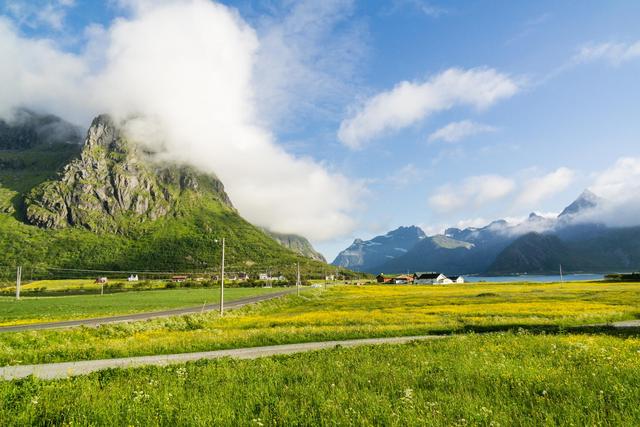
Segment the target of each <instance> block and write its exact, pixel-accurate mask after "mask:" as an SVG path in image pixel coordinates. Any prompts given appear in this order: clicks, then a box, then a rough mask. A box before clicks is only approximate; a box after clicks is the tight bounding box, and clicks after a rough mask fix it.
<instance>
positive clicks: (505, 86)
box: [2, 0, 640, 258]
mask: <svg viewBox="0 0 640 427" xmlns="http://www.w3.org/2000/svg"><path fill="white" fill-rule="evenodd" d="M33 3H34V2H20V1H11V0H5V1H4V5H3V8H2V13H3V14H4V15H5V16H7V17H8V18H9V19H10V20H11V21H12V22H14V24H15V25H16V28H17V29H18V30H17V31H18V32H19V34H20V37H23V38H25V39H38V38H43V37H46V38H49V39H52V40H54V43H55V44H56V45H57V48H58V49H59V50H60V51H64V52H70V53H73V54H80V53H81V52H84V51H85V50H86V46H87V36H86V34H87V30H86V29H87V27H92V26H93V27H95V26H96V24H98V25H101V26H102V28H109V27H110V26H111V25H112V24H113V21H114V19H116V18H117V17H123V18H125V19H131V18H130V17H131V15H135V12H132V10H131V7H130V6H129V8H127V7H126V6H123V3H144V1H143V0H139V1H135V0H134V1H125V2H120V4H118V2H116V1H112V2H94V1H82V0H76V1H75V2H74V1H69V0H67V1H66V2H65V1H40V2H39V3H40V7H39V9H38V10H40V11H42V10H45V9H46V7H48V6H52V8H51V10H50V12H51V14H52V16H39V12H38V10H35V9H33V10H30V9H28V7H27V6H25V5H29V4H33ZM35 3H37V2H35ZM186 3H188V2H186ZM223 3H224V4H225V5H227V6H229V7H230V8H232V9H234V10H237V13H238V14H239V15H240V16H241V19H242V20H244V21H245V22H246V23H247V24H248V25H249V26H251V27H252V28H253V29H254V30H255V32H256V34H257V36H258V39H259V42H260V45H261V46H263V45H264V46H267V48H268V49H264V51H265V52H268V54H264V55H262V57H265V58H266V59H260V60H258V62H257V65H256V73H257V77H255V80H257V81H258V82H259V83H257V84H258V85H259V86H260V87H259V88H258V89H257V101H256V102H257V107H256V108H257V109H258V111H260V112H261V113H260V117H261V123H263V124H264V126H265V127H266V128H267V129H268V130H269V132H271V133H272V134H273V137H274V140H275V141H276V144H277V146H278V147H282V148H284V149H285V150H286V151H287V152H288V153H290V154H291V155H292V156H296V157H298V158H308V159H311V161H313V162H314V164H317V165H319V167H322V168H323V169H324V170H326V171H328V173H331V174H338V175H340V176H342V177H344V178H345V179H346V180H347V181H348V183H349V185H353V186H354V188H357V191H356V190H353V191H352V192H350V193H349V195H348V197H347V198H352V199H353V200H352V202H353V203H352V204H351V205H349V206H348V207H344V206H342V205H341V207H340V209H343V208H344V211H345V212H347V213H348V215H349V216H350V217H351V218H352V219H353V223H352V224H350V226H349V227H346V226H345V227H341V228H340V230H339V231H336V233H329V234H327V235H321V234H319V235H317V236H314V235H313V228H314V227H313V225H311V226H310V225H309V223H311V224H312V223H313V221H312V220H310V222H306V223H305V225H304V226H301V228H300V230H296V231H300V232H302V233H304V232H305V231H306V228H305V227H307V228H308V229H309V232H307V233H306V234H310V235H311V236H312V238H313V241H314V243H315V245H316V246H317V248H318V249H319V250H320V251H321V252H323V253H324V254H325V255H326V256H327V257H328V258H333V257H334V256H335V255H336V253H337V252H338V251H339V250H341V249H343V248H344V247H346V246H348V244H350V242H351V241H352V240H353V238H355V237H362V238H370V237H372V236H374V235H376V234H383V233H385V232H386V231H388V230H390V229H393V228H396V227H398V226H400V225H412V224H416V225H420V226H422V227H423V228H425V230H426V231H427V232H430V233H435V232H438V231H441V230H442V229H443V228H444V227H446V226H455V225H457V224H458V225H480V224H482V223H485V222H488V221H491V220H493V219H497V218H504V217H508V218H514V220H516V219H517V218H519V217H522V216H524V215H527V214H528V213H529V212H531V211H536V212H541V213H553V212H559V211H560V210H561V209H562V208H563V207H564V206H565V205H567V204H568V203H570V202H571V201H572V200H573V199H574V198H575V197H576V196H577V195H578V194H579V193H580V192H581V191H582V190H583V189H584V188H587V187H591V188H593V189H595V190H597V189H603V190H602V191H603V192H606V190H607V189H610V188H612V187H615V188H616V191H618V192H619V191H621V190H620V188H623V187H624V186H625V185H626V183H625V182H624V181H625V179H628V180H632V179H637V176H636V175H633V174H630V175H628V176H627V175H625V176H623V177H621V178H620V177H613V175H612V174H614V171H615V170H616V164H617V162H620V161H621V160H620V159H623V158H627V159H632V160H634V161H635V160H638V158H640V142H639V136H640V120H638V111H639V110H638V100H639V99H640V82H639V78H638V76H640V44H639V41H640V27H639V26H638V24H637V23H638V22H640V3H639V2H633V1H609V2H601V1H563V2H558V1H538V2H513V1H465V2H444V1H441V2H435V1H433V2H426V1H421V0H397V1H356V2H338V1H335V2H333V1H328V2H326V6H323V7H316V9H314V7H311V6H310V7H309V8H307V9H304V8H303V7H302V6H300V4H303V3H311V2H298V3H297V4H294V3H293V2H289V1H281V2H279V1H270V2H260V3H259V4H256V3H255V2H249V1H225V2H223ZM21 5H22V6H23V7H22V8H20V6H21ZM314 14H315V15H314ZM40 15H42V13H40ZM276 35H277V36H282V37H281V38H278V37H276ZM282 40H285V43H284V44H285V46H284V47H283V46H282V44H283V43H281V42H282ZM291 46H292V47H293V48H291V49H289V50H287V49H285V48H286V47H291ZM261 49H262V48H261ZM279 55H281V56H279ZM262 57H261V58H262ZM285 57H286V61H288V62H283V63H285V64H286V65H287V67H289V65H291V64H293V65H291V67H290V70H291V74H290V75H287V74H288V71H287V70H289V68H287V69H286V70H284V71H282V70H281V71H280V72H279V73H278V75H277V76H270V78H269V79H266V78H264V79H262V73H263V72H264V74H267V75H268V70H267V68H272V66H273V65H276V66H277V65H278V64H279V62H278V61H279V60H280V59H282V60H283V61H285V59H283V58H285ZM292 57H293V58H294V59H291V58H292ZM261 61H262V62H261ZM261 66H262V67H263V68H261ZM451 70H457V71H458V74H457V75H454V76H453V77H450V78H449V79H447V80H446V81H443V79H440V80H439V79H438V78H439V77H442V76H443V75H444V74H445V73H447V72H448V71H451ZM465 73H466V74H465ZM465 78H466V79H471V83H469V84H470V88H469V89H468V90H467V89H464V88H463V89H459V88H460V87H461V86H460V85H462V84H463V80H464V79H465ZM490 78H493V79H494V80H495V82H494V83H495V87H494V86H492V87H491V88H489V89H487V90H485V91H484V92H482V91H480V92H479V93H477V94H476V93H475V92H474V91H476V88H477V87H478V86H481V84H482V83H483V82H484V81H486V80H487V79H490ZM263 80H264V82H262V81H263ZM402 82H407V83H406V84H407V85H408V87H407V88H406V91H404V92H403V93H402V94H399V93H398V91H397V90H396V89H397V88H398V85H400V84H401V83H402ZM394 96H397V97H396V98H393V97H394ZM429 97H431V98H433V99H431V98H429ZM427 98H428V99H427ZM393 99H396V101H397V102H398V103H399V104H398V105H400V106H401V107H400V108H396V107H394V105H395V104H392V100H393ZM414 101H415V103H416V104H415V106H414V107H411V106H410V105H411V103H412V102H414ZM373 104H375V105H376V107H375V112H374V111H373V109H374V107H372V105H373ZM369 107H371V108H369ZM405 108H406V109H407V111H404V109H405ZM398 110H403V111H404V112H403V113H402V114H400V115H399V113H398ZM359 115H360V116H362V119H357V120H356V118H357V117H359ZM380 123H386V125H385V126H381V125H380ZM341 126H342V127H343V128H345V127H349V126H350V129H352V130H353V132H354V133H353V135H360V137H353V138H350V139H349V138H346V137H345V136H344V134H340V129H341ZM362 135H364V137H362ZM618 164H619V163H618ZM626 164H629V162H627V163H626ZM634 164H636V163H634ZM637 164H640V161H639V162H638V163H637ZM631 169H632V172H633V173H635V171H636V170H637V168H635V169H634V167H632V168H631ZM614 179H617V180H618V181H620V182H618V181H616V186H612V185H608V186H607V185H604V184H603V183H610V182H611V181H612V180H614ZM624 188H626V187H624ZM337 191H339V189H337ZM602 195H603V196H605V197H615V196H616V193H615V191H614V192H611V193H610V194H602ZM292 197H294V196H292ZM318 197H320V198H322V197H324V198H325V199H326V198H327V195H326V193H323V194H321V195H319V196H318ZM232 198H233V194H232ZM292 203H294V204H295V203H296V202H295V199H293V201H292ZM326 204H332V202H331V201H327V203H326ZM321 206H322V205H320V207H318V208H313V209H316V210H320V209H322V207H321ZM247 209H249V208H247ZM241 212H242V209H241ZM249 217H251V214H249ZM265 221H267V220H265ZM318 224H321V222H319V223H318ZM319 226H320V225H319Z"/></svg>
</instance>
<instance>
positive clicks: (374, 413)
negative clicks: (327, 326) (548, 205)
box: [0, 331, 640, 426]
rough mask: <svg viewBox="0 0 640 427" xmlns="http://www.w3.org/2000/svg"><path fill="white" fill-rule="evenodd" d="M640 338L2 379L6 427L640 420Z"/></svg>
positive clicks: (425, 348) (0, 415)
mask: <svg viewBox="0 0 640 427" xmlns="http://www.w3.org/2000/svg"><path fill="white" fill-rule="evenodd" d="M639 401H640V339H638V338H619V337H613V336H607V335H585V334H577V335H545V334H541V335H534V334H530V333H528V332H523V331H520V332H508V333H504V332H498V333H490V334H482V335H481V334H473V333H472V334H466V335H458V336H454V337H450V338H447V339H444V340H435V341H428V342H419V343H418V342H416V343H412V344H407V345H384V346H370V347H360V348H351V349H347V348H335V349H331V350H323V351H318V352H313V353H305V354H298V355H292V356H277V357H270V358H264V359H258V360H244V361H238V360H232V359H222V360H215V361H203V362H195V363H189V364H186V365H176V366H172V367H166V368H156V367H154V368H138V369H128V370H107V371H102V372H98V373H95V374H92V375H89V376H85V377H76V378H71V379H65V380H57V381H41V380H37V379H33V378H28V379H25V380H19V381H14V382H0V419H1V420H4V422H3V425H5V426H12V425H15V426H23V425H66V426H72V425H73V426H75V425H109V426H111V425H130V426H154V425H162V426H178V425H180V426H182V425H193V426H210V425H233V426H275V425H358V426H360V425H385V426H386V425H391V426H393V425H396V426H413V425H415V426H423V425H435V426H468V425H469V426H471V425H473V426H476V425H478V426H514V425H516V426H541V425H574V426H584V425H604V426H608V425H611V426H637V425H640V405H638V402H639Z"/></svg>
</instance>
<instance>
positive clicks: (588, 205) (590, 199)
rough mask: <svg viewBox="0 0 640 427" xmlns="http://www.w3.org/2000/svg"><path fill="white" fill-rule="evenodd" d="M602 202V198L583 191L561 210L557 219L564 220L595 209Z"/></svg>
mask: <svg viewBox="0 0 640 427" xmlns="http://www.w3.org/2000/svg"><path fill="white" fill-rule="evenodd" d="M602 202H603V200H602V198H600V197H598V196H596V195H595V194H593V192H591V191H590V190H588V189H587V190H584V191H583V192H582V194H580V196H579V197H578V198H577V199H576V200H575V201H573V203H571V204H570V205H569V206H567V207H566V208H564V209H563V211H562V212H561V213H560V215H558V218H565V217H570V216H575V215H578V214H580V213H584V212H586V211H588V210H591V209H594V208H596V207H597V206H598V205H599V204H601V203H602Z"/></svg>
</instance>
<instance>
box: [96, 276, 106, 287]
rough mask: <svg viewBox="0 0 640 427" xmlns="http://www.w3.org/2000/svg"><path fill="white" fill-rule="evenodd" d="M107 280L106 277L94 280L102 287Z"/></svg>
mask: <svg viewBox="0 0 640 427" xmlns="http://www.w3.org/2000/svg"><path fill="white" fill-rule="evenodd" d="M108 281H109V280H108V279H107V278H106V277H98V278H97V279H96V283H98V284H100V285H104V284H105V283H107V282H108Z"/></svg>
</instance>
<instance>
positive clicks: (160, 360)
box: [0, 335, 445, 380]
mask: <svg viewBox="0 0 640 427" xmlns="http://www.w3.org/2000/svg"><path fill="white" fill-rule="evenodd" d="M439 338H445V336H444V335H420V336H413V337H394V338H370V339H358V340H345V341H322V342H310V343H302V344H285V345H273V346H268V347H251V348H238V349H233V350H218V351H205V352H200V353H183V354H167V355H157V356H141V357H125V358H121V359H103V360H86V361H81V362H63V363H48V364H44V365H22V366H5V367H2V368H0V378H3V379H5V380H14V379H18V378H24V377H27V376H29V375H33V376H35V377H38V378H41V379H56V378H67V377H72V376H77V375H85V374H89V373H91V372H96V371H101V370H103V369H110V368H132V367H139V366H167V365H173V364H179V363H185V362H190V361H194V360H201V359H219V358H221V357H233V358H236V359H257V358H259V357H266V356H275V355H278V354H293V353H302V352H306V351H314V350H322V349H327V348H333V347H336V346H341V347H357V346H361V345H374V344H405V343H408V342H411V341H424V340H434V339H439Z"/></svg>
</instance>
